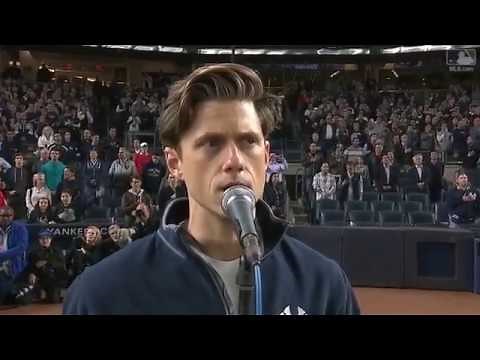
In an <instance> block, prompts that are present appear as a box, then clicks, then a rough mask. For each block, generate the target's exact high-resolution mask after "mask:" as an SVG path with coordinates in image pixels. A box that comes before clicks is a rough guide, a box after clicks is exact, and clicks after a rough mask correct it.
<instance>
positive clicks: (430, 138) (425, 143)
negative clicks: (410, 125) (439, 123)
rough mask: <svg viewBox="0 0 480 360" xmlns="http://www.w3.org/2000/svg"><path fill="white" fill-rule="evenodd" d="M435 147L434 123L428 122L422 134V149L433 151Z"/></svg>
mask: <svg viewBox="0 0 480 360" xmlns="http://www.w3.org/2000/svg"><path fill="white" fill-rule="evenodd" d="M434 149H435V134H434V133H433V131H432V125H431V124H426V125H425V130H424V131H423V132H422V133H421V135H420V150H422V151H433V150H434Z"/></svg>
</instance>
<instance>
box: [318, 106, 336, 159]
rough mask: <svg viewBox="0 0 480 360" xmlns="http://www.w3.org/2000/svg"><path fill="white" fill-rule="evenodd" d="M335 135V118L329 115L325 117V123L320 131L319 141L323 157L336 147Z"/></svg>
mask: <svg viewBox="0 0 480 360" xmlns="http://www.w3.org/2000/svg"><path fill="white" fill-rule="evenodd" d="M336 134H337V128H336V126H335V118H334V117H333V116H331V114H329V115H327V123H326V124H325V125H323V126H322V128H321V129H320V140H321V143H322V150H323V151H324V156H325V157H326V156H327V154H328V152H329V151H331V150H333V149H334V148H335V146H336V145H337V139H336Z"/></svg>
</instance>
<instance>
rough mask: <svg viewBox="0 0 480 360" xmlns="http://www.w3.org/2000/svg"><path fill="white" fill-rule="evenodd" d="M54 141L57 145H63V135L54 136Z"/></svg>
mask: <svg viewBox="0 0 480 360" xmlns="http://www.w3.org/2000/svg"><path fill="white" fill-rule="evenodd" d="M53 141H55V143H56V144H61V143H62V135H60V134H58V133H57V134H55V135H53Z"/></svg>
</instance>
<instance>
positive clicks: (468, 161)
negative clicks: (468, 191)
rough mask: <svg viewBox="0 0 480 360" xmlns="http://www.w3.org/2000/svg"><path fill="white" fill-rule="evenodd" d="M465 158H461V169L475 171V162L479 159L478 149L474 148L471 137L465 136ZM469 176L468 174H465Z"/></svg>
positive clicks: (479, 152)
mask: <svg viewBox="0 0 480 360" xmlns="http://www.w3.org/2000/svg"><path fill="white" fill-rule="evenodd" d="M466 150H467V151H466V153H465V156H464V158H463V168H464V169H468V170H471V169H476V168H477V162H478V159H479V158H480V151H479V149H478V148H476V147H475V144H474V141H473V138H472V137H471V136H467V149H466ZM467 175H469V174H467ZM469 179H471V176H469Z"/></svg>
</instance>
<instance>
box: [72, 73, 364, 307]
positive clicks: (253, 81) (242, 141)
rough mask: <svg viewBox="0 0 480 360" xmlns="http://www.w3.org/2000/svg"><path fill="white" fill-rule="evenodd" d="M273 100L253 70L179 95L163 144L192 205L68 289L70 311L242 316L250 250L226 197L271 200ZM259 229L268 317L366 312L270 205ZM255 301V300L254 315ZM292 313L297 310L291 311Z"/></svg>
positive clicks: (185, 86)
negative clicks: (240, 190)
mask: <svg viewBox="0 0 480 360" xmlns="http://www.w3.org/2000/svg"><path fill="white" fill-rule="evenodd" d="M270 99H271V98H270V97H268V96H267V95H266V94H265V93H264V89H263V85H262V82H261V80H260V78H259V76H258V75H257V73H256V72H254V71H253V70H251V69H249V68H247V67H245V66H242V65H237V64H216V65H209V66H205V67H202V68H199V69H197V70H195V71H193V72H192V73H191V74H190V75H188V76H187V77H186V78H185V79H183V80H181V81H179V82H177V83H176V84H174V85H173V86H172V88H171V89H170V93H169V97H168V99H167V101H166V108H165V111H164V113H163V115H162V120H161V124H162V125H161V129H160V135H161V142H162V144H165V145H166V148H165V157H166V164H167V166H168V169H169V171H170V173H171V174H173V175H174V176H175V178H177V179H178V180H181V181H183V182H185V184H186V187H187V190H188V199H187V198H180V199H176V200H175V201H173V202H171V203H170V204H169V206H167V208H166V209H165V214H164V216H163V223H162V227H161V228H160V229H159V230H158V231H156V232H155V233H154V234H151V235H149V236H147V237H145V238H143V239H141V240H138V241H136V242H134V243H132V244H130V245H129V246H127V247H125V248H124V249H122V250H121V251H119V252H117V253H115V254H113V255H112V256H110V257H108V258H106V259H104V260H103V261H101V262H99V263H98V264H96V265H94V266H92V267H90V268H87V269H86V270H85V271H84V272H83V273H82V274H81V275H80V276H79V277H78V278H77V279H76V280H75V282H74V283H73V284H72V286H71V288H70V289H69V291H68V294H67V297H66V301H65V305H64V313H65V314H238V313H239V293H240V289H239V285H238V284H237V281H236V277H237V273H238V270H239V264H240V258H241V257H242V255H243V251H242V247H241V246H240V242H239V240H238V235H237V232H236V230H235V227H234V224H233V222H232V221H231V220H230V219H229V218H228V217H227V216H226V215H225V214H224V212H223V210H222V207H221V202H222V198H223V193H224V191H225V190H226V189H227V188H229V187H230V186H232V185H238V184H241V185H244V186H247V187H249V188H250V189H251V190H253V191H254V193H255V195H256V198H257V199H262V195H263V190H264V186H265V175H266V170H267V166H268V159H269V151H270V149H269V148H270V145H269V143H268V141H266V138H267V136H268V135H269V133H270V131H271V130H272V128H273V125H274V124H273V115H272V113H271V111H270V103H271V102H270ZM256 223H257V227H258V229H259V234H260V236H261V239H262V242H263V245H264V257H263V261H262V262H261V265H260V267H261V271H262V282H263V284H264V286H263V287H262V303H263V313H264V314H281V313H284V314H285V313H295V314H296V313H298V314H357V313H359V308H358V305H357V301H356V299H355V295H354V293H353V291H352V288H351V285H350V283H349V281H348V279H347V277H346V275H345V273H344V272H343V270H342V269H341V268H340V266H339V265H338V264H336V263H335V262H334V261H332V260H330V259H327V258H326V257H324V256H322V255H320V254H319V253H317V252H316V251H314V250H312V249H311V248H309V247H307V246H306V245H304V244H303V243H301V242H300V241H298V240H296V239H293V238H292V237H290V236H288V235H286V233H285V231H286V227H287V224H286V223H285V222H283V221H282V220H280V219H278V218H276V217H275V216H274V215H273V213H272V210H271V209H270V207H268V205H266V203H265V202H264V201H263V200H257V203H256ZM254 308H255V304H254V301H250V312H251V313H252V314H253V313H254V310H253V309H254ZM286 309H288V311H286Z"/></svg>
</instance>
